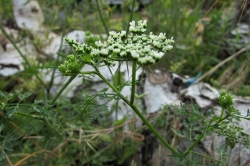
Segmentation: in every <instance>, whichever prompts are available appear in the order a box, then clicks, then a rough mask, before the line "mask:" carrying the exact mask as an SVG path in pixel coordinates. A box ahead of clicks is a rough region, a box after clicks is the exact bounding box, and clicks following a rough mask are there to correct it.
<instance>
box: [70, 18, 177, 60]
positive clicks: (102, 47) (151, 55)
mask: <svg viewBox="0 0 250 166" xmlns="http://www.w3.org/2000/svg"><path fill="white" fill-rule="evenodd" d="M146 27H147V21H141V20H140V21H138V25H136V24H135V22H134V21H132V22H131V23H130V27H129V31H130V32H131V33H130V34H127V33H126V31H121V32H115V31H111V32H109V37H108V39H107V41H105V42H101V41H96V42H95V46H93V47H91V51H90V54H91V55H92V56H93V57H95V59H98V58H100V57H102V58H103V61H105V62H109V64H114V61H115V60H125V61H129V60H134V61H136V62H137V63H138V64H140V65H147V64H153V63H155V62H157V61H158V60H159V59H161V58H162V57H163V55H164V54H165V53H166V52H167V51H170V50H171V49H172V48H173V46H172V45H171V44H172V43H174V40H173V38H171V39H167V38H166V34H165V33H160V34H159V35H158V36H157V35H154V34H153V33H152V32H151V33H150V34H149V35H145V34H143V33H144V32H145V31H146ZM73 45H75V43H73ZM84 47H85V45H84ZM75 50H79V51H83V50H86V47H85V48H84V49H81V48H77V49H75ZM112 61H113V62H112Z"/></svg>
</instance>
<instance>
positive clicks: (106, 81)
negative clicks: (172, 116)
mask: <svg viewBox="0 0 250 166" xmlns="http://www.w3.org/2000/svg"><path fill="white" fill-rule="evenodd" d="M95 69H96V72H95V74H96V75H98V76H99V77H100V78H101V79H102V80H103V81H104V82H105V83H106V84H107V85H108V86H109V87H110V88H111V89H112V90H113V91H115V92H116V93H117V94H118V95H119V96H120V97H121V99H122V100H123V101H124V102H125V103H127V104H128V105H129V106H130V108H132V109H133V110H134V112H135V113H136V114H137V115H138V116H139V117H140V118H141V120H142V121H143V122H144V123H145V124H146V126H147V127H148V128H149V129H150V130H151V131H152V132H153V133H154V134H155V136H156V137H157V138H158V139H159V140H160V141H161V142H162V143H163V145H164V146H165V147H167V148H168V149H169V150H170V151H171V152H172V153H173V154H175V155H177V156H180V154H179V152H177V151H176V149H174V148H173V147H172V146H171V145H170V144H168V143H167V142H166V141H165V140H164V138H163V137H162V136H161V135H160V134H159V133H158V132H157V130H156V129H155V128H154V127H153V125H152V124H151V123H150V122H149V121H148V120H147V119H146V118H145V117H144V116H143V115H142V113H141V112H140V111H139V110H138V108H137V107H136V106H135V105H134V104H131V102H130V101H129V100H128V99H127V98H126V97H124V96H123V95H122V94H121V93H120V91H119V90H117V89H116V88H115V87H114V86H113V85H112V84H111V83H110V82H109V81H108V80H107V79H106V78H105V77H104V76H103V75H102V74H101V73H100V72H99V71H98V69H97V68H95Z"/></svg>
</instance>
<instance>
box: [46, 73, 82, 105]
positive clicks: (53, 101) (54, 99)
mask: <svg viewBox="0 0 250 166" xmlns="http://www.w3.org/2000/svg"><path fill="white" fill-rule="evenodd" d="M77 75H78V74H74V75H72V76H71V77H70V78H69V80H68V81H67V82H66V83H65V84H64V85H63V87H62V88H61V89H60V91H59V92H58V93H57V94H56V96H55V97H54V98H53V100H52V101H51V102H50V104H51V105H53V104H55V102H56V100H57V98H58V97H59V96H60V95H61V94H62V92H63V91H64V89H65V88H66V87H67V86H68V85H69V84H70V83H71V81H73V80H74V79H75V78H76V76H77Z"/></svg>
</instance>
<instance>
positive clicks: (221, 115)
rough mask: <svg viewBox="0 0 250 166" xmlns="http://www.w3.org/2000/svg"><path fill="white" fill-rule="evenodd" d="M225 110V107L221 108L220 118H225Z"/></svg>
mask: <svg viewBox="0 0 250 166" xmlns="http://www.w3.org/2000/svg"><path fill="white" fill-rule="evenodd" d="M224 112H225V109H224V108H222V110H221V114H220V118H221V119H222V118H223V116H224Z"/></svg>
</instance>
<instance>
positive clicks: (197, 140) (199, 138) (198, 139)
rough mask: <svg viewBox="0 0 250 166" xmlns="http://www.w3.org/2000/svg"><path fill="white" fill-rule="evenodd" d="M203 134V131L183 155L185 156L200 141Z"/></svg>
mask: <svg viewBox="0 0 250 166" xmlns="http://www.w3.org/2000/svg"><path fill="white" fill-rule="evenodd" d="M204 136H205V132H204V133H202V134H201V135H200V136H199V137H198V138H197V139H196V141H195V142H194V143H193V144H192V145H191V146H190V147H189V148H188V149H187V150H186V151H185V152H184V157H186V156H187V155H188V154H189V153H190V152H191V151H192V150H193V148H194V147H195V146H196V145H197V144H198V143H199V142H200V141H201V139H202V138H203V137H204Z"/></svg>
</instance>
